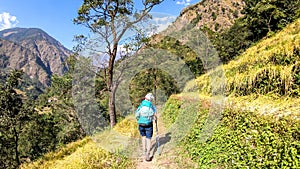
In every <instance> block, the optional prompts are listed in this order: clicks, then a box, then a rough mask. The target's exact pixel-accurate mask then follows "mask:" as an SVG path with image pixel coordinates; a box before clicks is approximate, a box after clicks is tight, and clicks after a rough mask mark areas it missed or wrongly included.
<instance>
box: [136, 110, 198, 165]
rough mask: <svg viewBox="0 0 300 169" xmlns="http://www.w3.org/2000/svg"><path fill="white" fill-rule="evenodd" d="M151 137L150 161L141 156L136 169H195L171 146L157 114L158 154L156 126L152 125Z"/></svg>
mask: <svg viewBox="0 0 300 169" xmlns="http://www.w3.org/2000/svg"><path fill="white" fill-rule="evenodd" d="M153 126H154V128H153V137H152V139H151V143H152V148H151V153H150V156H152V161H150V162H147V161H145V160H144V159H143V157H142V156H141V157H140V158H138V160H137V165H136V168H137V169H182V168H197V167H196V164H195V163H193V162H192V161H191V160H190V159H188V158H186V157H184V155H183V154H181V152H182V151H180V149H179V147H177V146H176V145H170V144H172V141H171V135H170V132H168V130H167V129H166V128H165V126H164V124H163V122H162V119H161V118H160V113H158V136H159V142H160V148H159V152H160V154H159V153H158V150H157V142H156V136H157V135H156V125H155V123H154V124H153Z"/></svg>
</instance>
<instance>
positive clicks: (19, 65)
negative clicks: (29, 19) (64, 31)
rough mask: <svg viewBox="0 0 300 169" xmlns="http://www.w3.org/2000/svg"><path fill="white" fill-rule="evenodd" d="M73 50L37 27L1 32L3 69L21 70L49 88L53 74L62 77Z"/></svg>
mask: <svg viewBox="0 0 300 169" xmlns="http://www.w3.org/2000/svg"><path fill="white" fill-rule="evenodd" d="M70 54H71V51H70V50H68V49H67V48H65V47H64V46H63V45H61V44H60V43H59V42H58V41H57V40H55V39H54V38H52V37H51V36H49V35H48V34H47V33H46V32H44V31H43V30H41V29H37V28H12V29H6V30H3V31H0V68H1V69H7V68H15V69H22V70H23V71H24V72H25V73H26V74H27V75H28V76H29V77H30V78H31V79H33V80H37V81H39V82H41V83H42V84H43V85H44V86H49V85H50V78H51V76H52V75H53V74H57V75H62V74H63V73H64V72H65V71H66V70H67V66H66V65H65V60H66V58H67V57H68V55H70Z"/></svg>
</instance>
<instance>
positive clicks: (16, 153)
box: [14, 127, 20, 166]
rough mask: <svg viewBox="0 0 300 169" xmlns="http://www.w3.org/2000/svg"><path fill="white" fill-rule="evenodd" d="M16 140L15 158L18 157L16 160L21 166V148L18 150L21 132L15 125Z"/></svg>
mask: <svg viewBox="0 0 300 169" xmlns="http://www.w3.org/2000/svg"><path fill="white" fill-rule="evenodd" d="M14 137H15V139H14V142H15V158H16V162H17V165H18V166H20V159H19V150H18V147H19V145H18V143H19V134H18V132H17V130H16V128H15V127H14Z"/></svg>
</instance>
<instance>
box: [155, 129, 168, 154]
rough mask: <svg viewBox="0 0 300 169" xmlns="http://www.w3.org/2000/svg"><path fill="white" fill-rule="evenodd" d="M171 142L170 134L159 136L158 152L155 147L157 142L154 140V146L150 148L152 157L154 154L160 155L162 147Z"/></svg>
mask: <svg viewBox="0 0 300 169" xmlns="http://www.w3.org/2000/svg"><path fill="white" fill-rule="evenodd" d="M170 141H171V133H170V132H168V133H166V134H164V135H163V136H162V137H161V136H160V137H159V150H160V152H157V151H158V147H157V140H156V138H155V143H154V146H152V148H151V151H153V156H154V155H155V154H156V153H160V154H161V153H162V152H163V148H164V146H165V145H166V144H167V143H168V142H170Z"/></svg>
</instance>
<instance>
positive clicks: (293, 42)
mask: <svg viewBox="0 0 300 169" xmlns="http://www.w3.org/2000/svg"><path fill="white" fill-rule="evenodd" d="M222 68H223V70H224V73H225V77H226V84H225V85H226V87H225V88H226V89H225V93H224V94H225V95H226V96H228V101H229V102H228V103H231V102H232V103H238V104H240V106H238V107H244V108H245V105H248V106H247V107H248V108H249V110H256V109H258V110H259V112H261V113H264V114H265V113H272V114H277V115H279V116H282V115H283V114H286V115H289V114H292V113H293V114H294V116H296V117H297V118H299V117H300V114H299V111H296V110H299V108H300V107H299V104H298V103H299V102H300V100H299V99H298V97H299V94H300V92H299V91H300V85H299V84H300V78H299V77H300V73H299V72H300V19H298V20H297V21H295V22H294V23H292V24H290V25H288V26H287V27H286V28H285V29H284V30H282V31H280V32H279V33H277V34H275V35H274V36H272V37H270V38H266V39H264V40H262V41H260V42H258V43H257V44H256V45H254V46H252V47H250V48H249V49H247V50H246V51H245V52H244V53H243V54H242V55H241V56H239V57H238V58H237V59H235V60H233V61H231V62H230V63H228V64H226V65H223V67H222ZM210 75H211V73H208V74H205V75H203V76H200V77H199V78H197V80H196V81H197V82H196V83H197V86H198V87H199V90H200V93H201V94H205V95H209V94H210V93H211V85H210ZM187 90H188V89H187ZM237 97H238V98H237ZM243 103H244V104H243Z"/></svg>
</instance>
